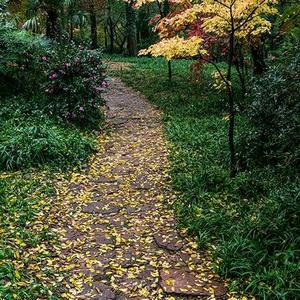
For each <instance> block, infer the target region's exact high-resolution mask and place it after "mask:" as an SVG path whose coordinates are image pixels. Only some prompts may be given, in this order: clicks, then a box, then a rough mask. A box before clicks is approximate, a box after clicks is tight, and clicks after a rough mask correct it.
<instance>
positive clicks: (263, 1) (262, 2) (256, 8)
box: [236, 0, 266, 30]
mask: <svg viewBox="0 0 300 300" xmlns="http://www.w3.org/2000/svg"><path fill="white" fill-rule="evenodd" d="M265 2H266V0H262V1H261V2H260V4H258V5H257V6H256V7H255V8H254V9H253V11H252V12H251V13H250V14H249V15H248V17H247V18H246V19H245V20H244V21H243V22H242V23H241V24H240V25H238V26H237V27H236V29H237V30H238V29H240V28H241V27H243V26H244V25H245V24H247V22H249V21H250V20H251V19H252V17H253V15H254V14H255V12H256V11H257V10H258V8H259V7H260V6H261V5H262V4H264V3H265Z"/></svg>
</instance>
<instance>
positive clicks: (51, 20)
mask: <svg viewBox="0 0 300 300" xmlns="http://www.w3.org/2000/svg"><path fill="white" fill-rule="evenodd" d="M46 36H47V37H48V38H50V39H54V40H58V39H59V36H60V30H59V13H58V11H57V9H54V8H49V9H48V10H47V20H46Z"/></svg>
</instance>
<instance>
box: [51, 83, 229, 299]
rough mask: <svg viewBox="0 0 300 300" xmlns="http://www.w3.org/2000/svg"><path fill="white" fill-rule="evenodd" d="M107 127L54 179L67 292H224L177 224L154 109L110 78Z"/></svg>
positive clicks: (113, 295)
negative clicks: (86, 159)
mask: <svg viewBox="0 0 300 300" xmlns="http://www.w3.org/2000/svg"><path fill="white" fill-rule="evenodd" d="M106 99H107V102H108V106H109V108H110V109H109V111H108V122H109V124H110V126H111V129H112V130H111V133H110V134H109V135H107V136H100V137H99V144H98V147H99V151H98V153H97V155H95V157H94V158H93V159H92V160H91V163H90V165H89V166H88V168H87V169H86V171H84V172H81V173H73V174H72V175H71V177H70V178H69V179H68V180H61V181H60V182H59V183H58V184H57V187H56V188H57V195H58V196H57V201H56V202H57V205H56V206H55V207H54V208H53V210H52V214H55V218H56V219H58V220H60V224H59V226H60V228H59V229H57V230H59V231H60V232H61V245H62V246H61V248H62V250H61V251H60V260H59V262H58V263H57V265H59V269H60V270H62V271H66V272H67V273H68V274H69V275H68V277H67V278H65V279H62V282H63V285H64V286H65V287H66V291H65V292H64V294H63V296H64V297H65V298H66V299H93V300H100V299H107V300H108V299H170V300H171V299H227V298H228V296H227V295H226V289H225V288H224V283H223V282H222V281H221V280H220V279H219V278H218V277H217V276H216V275H215V274H213V273H212V272H211V271H210V264H211V262H210V260H209V258H208V257H207V255H205V253H202V252H200V251H198V250H197V246H196V243H195V242H194V241H193V240H191V239H189V238H188V237H186V236H185V235H184V233H183V232H182V231H178V230H177V229H176V222H175V219H174V216H173V214H172V210H171V209H170V204H171V203H172V202H173V201H174V194H173V193H172V190H171V187H170V179H169V177H168V160H167V147H166V143H165V140H164V136H163V128H162V123H161V116H160V113H159V112H158V111H157V110H156V109H155V108H153V107H152V106H151V105H150V104H148V103H147V102H146V101H145V100H144V99H143V97H141V96H140V95H139V94H138V93H136V92H134V91H132V90H131V89H129V88H127V87H125V86H124V85H123V84H122V83H121V81H119V80H117V79H113V80H112V83H111V87H110V90H109V92H108V93H107V94H106Z"/></svg>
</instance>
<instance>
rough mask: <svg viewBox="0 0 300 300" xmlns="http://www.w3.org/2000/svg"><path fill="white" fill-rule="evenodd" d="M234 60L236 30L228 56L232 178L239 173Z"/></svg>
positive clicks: (229, 141) (229, 136)
mask: <svg viewBox="0 0 300 300" xmlns="http://www.w3.org/2000/svg"><path fill="white" fill-rule="evenodd" d="M233 59H234V29H232V32H231V34H230V41H229V55H228V71H227V81H228V84H229V85H228V86H227V92H228V102H229V128H228V144H229V151H230V176H231V177H235V176H236V173H237V165H236V153H235V144H234V126H235V107H234V93H233V88H232V84H231V79H232V66H233Z"/></svg>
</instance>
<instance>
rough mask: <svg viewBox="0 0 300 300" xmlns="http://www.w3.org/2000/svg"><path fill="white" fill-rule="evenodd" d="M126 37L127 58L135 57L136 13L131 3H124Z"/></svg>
mask: <svg viewBox="0 0 300 300" xmlns="http://www.w3.org/2000/svg"><path fill="white" fill-rule="evenodd" d="M125 5H126V8H125V9H126V28H125V30H126V37H127V50H128V55H129V56H136V55H137V38H136V37H137V33H136V13H135V10H134V8H133V1H132V0H131V1H130V2H126V4H125Z"/></svg>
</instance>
